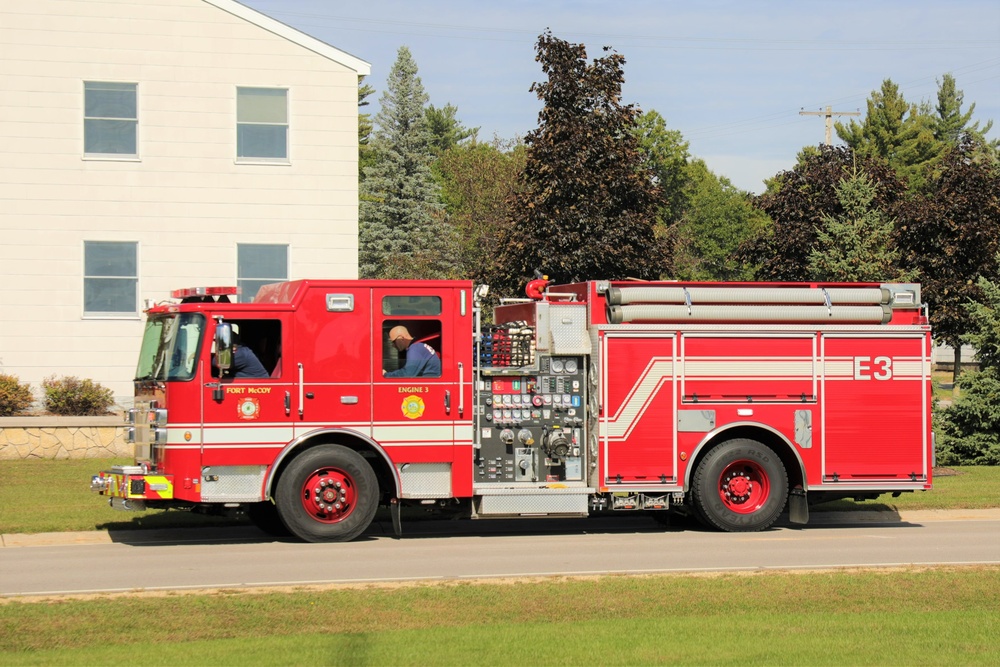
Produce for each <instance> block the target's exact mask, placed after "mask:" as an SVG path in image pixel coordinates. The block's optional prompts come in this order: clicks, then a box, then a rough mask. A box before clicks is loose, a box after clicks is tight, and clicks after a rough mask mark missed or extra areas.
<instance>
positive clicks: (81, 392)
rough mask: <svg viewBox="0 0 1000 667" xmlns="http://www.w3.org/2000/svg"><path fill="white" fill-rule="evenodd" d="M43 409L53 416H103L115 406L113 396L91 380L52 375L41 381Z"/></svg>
mask: <svg viewBox="0 0 1000 667" xmlns="http://www.w3.org/2000/svg"><path fill="white" fill-rule="evenodd" d="M42 390H43V391H44V392H45V409H46V410H48V411H49V412H51V413H52V414H54V415H72V416H77V417H78V416H87V415H105V414H108V412H109V409H110V408H111V406H112V405H114V404H115V398H114V394H112V393H111V390H110V389H108V388H107V387H104V386H102V385H100V384H98V383H96V382H94V381H93V380H80V379H79V378H75V377H71V376H67V377H63V378H58V379H57V378H56V377H55V376H54V375H53V376H51V377H47V378H45V379H44V380H43V381H42Z"/></svg>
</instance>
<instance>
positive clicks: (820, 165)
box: [739, 146, 906, 281]
mask: <svg viewBox="0 0 1000 667" xmlns="http://www.w3.org/2000/svg"><path fill="white" fill-rule="evenodd" d="M854 170H859V171H860V172H863V173H865V174H867V176H868V177H869V178H870V179H871V180H872V181H873V182H874V183H877V184H878V189H877V191H876V193H875V197H874V199H873V200H872V202H871V206H872V207H873V208H874V209H875V210H878V211H882V212H883V213H884V214H885V215H888V216H892V217H898V216H897V215H896V211H897V208H898V207H899V206H900V204H901V203H902V201H903V198H904V196H905V194H906V185H905V184H904V183H903V182H902V181H901V180H900V179H899V178H898V177H897V176H896V173H895V172H894V171H893V170H892V169H890V168H889V166H888V165H887V164H886V163H885V162H884V161H883V160H882V159H881V158H878V157H874V156H870V157H862V156H858V157H856V156H855V154H854V152H853V151H852V150H851V149H849V148H845V147H842V146H821V147H820V148H819V150H818V151H816V152H812V151H804V152H803V153H802V154H801V157H800V160H799V162H798V164H796V165H795V167H794V168H793V169H792V170H791V171H785V172H782V173H781V174H779V175H778V176H777V177H775V179H774V181H773V182H772V184H771V186H769V188H768V192H767V193H765V194H763V195H761V196H760V197H758V198H756V199H755V202H754V203H755V205H756V206H758V207H759V208H760V209H761V210H763V211H764V212H765V213H767V215H768V216H769V217H770V218H771V220H772V221H773V223H774V224H773V225H772V226H771V227H769V228H767V229H766V230H765V232H764V233H762V234H760V235H758V236H756V237H754V238H751V239H748V241H747V242H745V243H744V244H742V245H741V246H740V249H739V256H740V258H741V260H742V261H743V262H744V263H746V264H748V265H752V264H757V265H758V266H759V268H758V271H757V275H756V278H758V279H761V280H791V281H803V280H809V279H810V277H811V272H810V268H809V254H810V252H812V250H813V247H814V245H815V244H816V236H817V231H818V230H819V229H822V227H823V219H824V216H832V217H834V218H836V217H839V216H843V214H844V207H843V204H842V203H841V202H840V199H839V198H838V193H837V186H838V184H839V183H840V181H841V180H842V179H843V178H844V177H845V176H848V175H850V174H851V173H853V172H854Z"/></svg>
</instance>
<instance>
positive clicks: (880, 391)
mask: <svg viewBox="0 0 1000 667" xmlns="http://www.w3.org/2000/svg"><path fill="white" fill-rule="evenodd" d="M924 348H925V340H924V337H923V336H922V335H920V336H915V337H914V336H911V337H899V336H897V337H888V336H882V337H879V336H871V335H869V336H863V335H859V336H849V335H846V334H845V335H840V336H838V335H827V336H824V338H823V345H822V357H823V394H822V427H823V481H824V482H834V481H837V482H855V483H858V482H866V481H876V480H880V481H881V480H891V481H900V482H909V481H922V480H925V479H926V478H927V474H928V466H929V465H930V462H929V461H928V457H927V452H928V443H927V439H928V438H929V437H930V436H929V435H928V433H927V430H928V426H927V424H928V417H929V415H928V409H929V397H928V393H927V392H928V391H929V373H930V370H929V369H930V364H929V360H928V359H927V358H926V356H925V354H924Z"/></svg>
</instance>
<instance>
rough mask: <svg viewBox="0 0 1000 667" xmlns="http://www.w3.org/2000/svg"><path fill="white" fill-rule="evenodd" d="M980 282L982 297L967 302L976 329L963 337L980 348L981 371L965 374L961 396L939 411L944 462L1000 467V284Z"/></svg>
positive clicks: (940, 449)
mask: <svg viewBox="0 0 1000 667" xmlns="http://www.w3.org/2000/svg"><path fill="white" fill-rule="evenodd" d="M994 263H995V264H996V265H997V266H1000V255H997V256H996V257H995V258H994ZM977 286H978V287H979V292H980V298H979V300H978V301H970V302H968V303H966V304H965V307H966V309H967V310H968V312H969V316H970V318H971V321H972V323H973V328H972V330H971V331H970V332H969V333H968V334H967V335H966V336H964V337H963V340H964V341H965V342H966V343H969V344H970V345H972V346H973V347H975V349H976V350H977V354H976V357H977V359H978V361H979V370H978V371H966V372H964V373H962V376H961V378H960V386H961V388H962V394H961V396H960V397H959V398H958V399H957V400H956V401H955V403H954V404H953V405H952V406H951V407H950V408H948V409H946V410H943V411H941V412H940V413H939V414H938V415H936V417H937V419H936V421H937V426H938V434H939V440H938V454H937V456H938V461H939V462H940V463H942V464H944V465H1000V283H998V282H996V281H993V280H989V279H987V278H985V277H980V278H979V280H978V281H977Z"/></svg>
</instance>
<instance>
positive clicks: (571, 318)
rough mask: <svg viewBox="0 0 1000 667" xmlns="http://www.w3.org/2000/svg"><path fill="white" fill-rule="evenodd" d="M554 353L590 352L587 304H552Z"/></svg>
mask: <svg viewBox="0 0 1000 667" xmlns="http://www.w3.org/2000/svg"><path fill="white" fill-rule="evenodd" d="M549 327H550V329H551V330H552V354H590V332H589V331H587V306H586V304H582V303H581V304H572V305H569V304H551V305H550V307H549Z"/></svg>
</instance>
